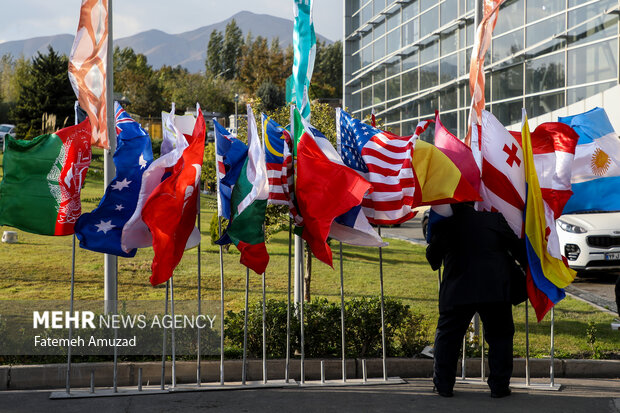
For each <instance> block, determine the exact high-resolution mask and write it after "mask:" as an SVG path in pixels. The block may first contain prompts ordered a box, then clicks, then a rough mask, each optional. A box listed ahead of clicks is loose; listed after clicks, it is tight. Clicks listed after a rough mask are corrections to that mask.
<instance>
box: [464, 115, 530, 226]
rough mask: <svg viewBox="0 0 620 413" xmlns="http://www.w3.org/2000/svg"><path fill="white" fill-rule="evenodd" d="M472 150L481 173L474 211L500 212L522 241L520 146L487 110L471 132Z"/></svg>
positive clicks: (522, 176) (522, 169)
mask: <svg viewBox="0 0 620 413" xmlns="http://www.w3.org/2000/svg"><path fill="white" fill-rule="evenodd" d="M471 149H472V153H473V155H474V159H475V160H476V163H477V165H478V167H479V168H480V172H481V183H480V191H479V192H480V196H481V197H482V201H479V202H478V203H477V204H476V209H477V210H483V211H493V212H500V213H501V214H502V215H504V218H506V221H507V222H508V225H510V228H512V230H513V231H514V233H515V234H516V235H517V236H518V237H519V238H523V209H524V207H525V172H524V168H523V150H522V149H521V142H520V141H519V140H518V139H516V138H515V137H514V136H513V135H512V134H510V132H508V131H507V130H506V128H505V127H504V126H503V125H502V124H501V123H500V122H499V121H498V120H497V119H496V118H495V116H493V115H492V114H491V113H489V112H487V111H486V110H483V111H482V122H481V124H480V125H475V127H474V128H473V129H472V140H471Z"/></svg>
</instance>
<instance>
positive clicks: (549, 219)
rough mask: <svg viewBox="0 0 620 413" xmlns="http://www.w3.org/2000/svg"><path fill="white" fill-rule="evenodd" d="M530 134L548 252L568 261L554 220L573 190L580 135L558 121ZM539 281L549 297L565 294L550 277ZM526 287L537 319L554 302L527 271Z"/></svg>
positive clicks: (514, 133) (517, 135)
mask: <svg viewBox="0 0 620 413" xmlns="http://www.w3.org/2000/svg"><path fill="white" fill-rule="evenodd" d="M511 134H512V135H513V136H514V137H515V138H516V139H517V140H518V141H519V142H521V133H520V132H511ZM530 137H531V143H532V153H533V157H534V165H535V167H536V174H537V175H538V181H539V185H540V189H541V193H542V198H543V201H544V202H543V205H544V209H545V221H546V225H547V227H546V228H545V236H546V240H547V252H548V253H549V254H550V255H551V256H552V257H554V258H556V259H558V260H562V261H563V262H564V264H565V265H567V263H566V260H565V258H564V257H562V253H561V251H560V242H559V239H558V235H557V231H556V227H555V220H556V219H557V218H558V217H559V216H560V215H561V214H562V210H563V209H564V205H565V204H566V201H567V200H568V199H569V198H570V196H571V194H572V191H571V183H570V176H571V170H572V165H573V158H574V152H575V146H576V144H577V140H578V138H579V137H578V135H577V134H576V133H575V131H574V130H573V129H572V128H571V127H570V126H568V125H565V124H562V123H558V122H546V123H542V124H540V125H539V126H538V127H537V128H536V129H535V130H534V131H533V132H531V133H530ZM547 278H549V277H547ZM541 283H543V287H544V289H545V291H546V292H547V294H548V295H549V296H550V297H558V298H559V297H564V291H563V290H562V289H560V288H559V287H557V286H556V285H555V282H553V280H552V284H553V285H551V284H549V283H547V282H546V281H544V280H543V281H540V280H539V282H538V284H541ZM527 290H528V296H529V298H530V302H531V303H532V306H533V307H534V310H535V311H536V315H537V317H538V319H539V321H540V320H542V318H543V317H544V315H545V314H546V313H547V312H548V311H549V310H550V309H551V307H553V305H554V303H553V301H551V300H550V299H549V298H548V297H547V294H545V292H543V291H542V290H541V289H539V287H537V283H536V281H535V280H534V278H533V276H532V274H531V272H529V271H528V272H527Z"/></svg>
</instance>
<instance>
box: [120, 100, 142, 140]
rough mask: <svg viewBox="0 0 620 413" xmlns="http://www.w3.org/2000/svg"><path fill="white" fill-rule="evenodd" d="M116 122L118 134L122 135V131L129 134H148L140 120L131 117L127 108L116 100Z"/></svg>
mask: <svg viewBox="0 0 620 413" xmlns="http://www.w3.org/2000/svg"><path fill="white" fill-rule="evenodd" d="M114 123H115V124H116V136H118V135H120V134H121V132H125V135H127V136H144V135H148V133H147V132H145V130H144V129H142V126H140V124H139V123H138V122H136V121H134V120H133V119H131V116H129V114H128V113H127V112H125V109H123V107H122V106H121V105H120V104H119V103H118V102H115V111H114Z"/></svg>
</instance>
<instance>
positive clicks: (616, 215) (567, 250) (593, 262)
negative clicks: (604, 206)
mask: <svg viewBox="0 0 620 413" xmlns="http://www.w3.org/2000/svg"><path fill="white" fill-rule="evenodd" d="M556 228H557V231H558V237H559V239H560V250H561V252H562V255H564V256H565V257H566V259H567V260H568V265H569V266H570V267H571V268H572V269H574V270H577V271H583V270H620V211H617V212H585V213H578V214H567V215H562V216H561V217H560V218H559V219H558V220H557V221H556Z"/></svg>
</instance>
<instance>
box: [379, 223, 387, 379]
mask: <svg viewBox="0 0 620 413" xmlns="http://www.w3.org/2000/svg"><path fill="white" fill-rule="evenodd" d="M377 230H378V232H379V237H380V236H381V226H380V225H379V226H377ZM379 282H380V285H381V347H382V352H383V380H385V381H387V379H388V376H387V358H386V348H385V302H384V297H383V248H382V247H379Z"/></svg>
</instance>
